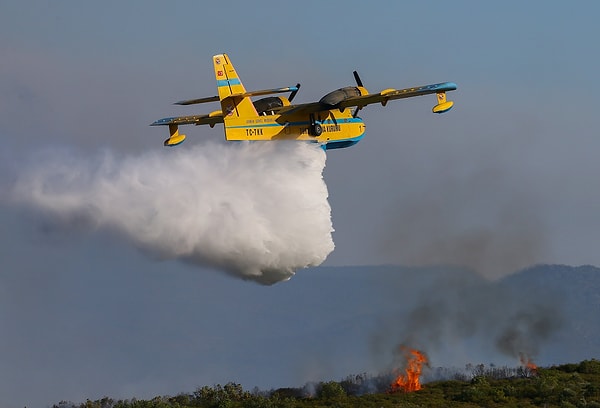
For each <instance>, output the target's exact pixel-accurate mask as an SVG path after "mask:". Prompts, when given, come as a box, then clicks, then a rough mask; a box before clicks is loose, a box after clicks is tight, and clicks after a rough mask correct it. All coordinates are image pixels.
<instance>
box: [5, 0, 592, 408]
mask: <svg viewBox="0 0 600 408" xmlns="http://www.w3.org/2000/svg"><path fill="white" fill-rule="evenodd" d="M599 11H600V5H598V3H597V2H593V1H587V2H586V1H581V2H577V3H575V4H567V3H562V2H541V1H532V2H517V1H508V2H478V1H456V2H413V3H408V2H394V1H381V2H372V3H369V4H368V5H366V4H365V3H359V2H356V4H353V2H341V1H331V2H319V1H304V2H301V3H299V2H266V1H265V2H252V3H251V2H233V3H231V2H230V3H227V6H225V5H223V4H219V3H218V2H211V3H207V2H203V3H200V2H192V1H187V2H184V1H180V2H175V3H173V2H170V3H167V2H157V1H143V2H142V1H131V2H117V1H109V2H101V3H85V2H83V3H82V2H76V1H59V2H42V1H39V2H26V3H24V2H18V1H4V2H2V4H0V55H1V58H0V125H1V127H0V137H1V138H2V146H3V147H2V150H0V160H1V161H2V168H3V172H2V176H0V186H1V187H2V189H3V190H4V191H7V188H8V187H7V186H10V183H11V182H12V180H13V179H14V177H15V174H14V168H15V165H23V166H26V165H27V163H31V162H32V160H35V155H36V154H37V153H38V152H39V151H42V150H44V149H48V148H53V147H57V146H58V147H61V148H67V149H73V151H74V152H77V154H80V155H82V156H83V157H94V156H95V155H97V154H98V152H99V151H103V150H106V149H108V150H110V151H112V152H115V153H116V154H118V155H121V156H122V157H128V156H136V155H139V154H142V153H144V152H148V151H153V150H155V149H162V141H163V139H164V137H165V135H164V134H163V133H164V132H161V131H160V130H161V129H156V128H149V127H148V126H147V125H148V124H149V123H151V122H152V121H154V120H155V119H158V118H161V117H165V116H170V115H173V114H179V113H184V114H185V113H188V112H189V113H191V112H197V109H198V107H191V108H183V107H175V106H173V105H171V103H172V102H173V101H177V100H181V99H188V98H196V97H203V96H211V95H214V93H215V89H214V79H213V74H212V67H211V57H212V55H214V54H216V53H220V52H227V53H228V54H229V56H230V57H231V58H232V60H233V62H234V63H235V65H236V68H237V70H238V73H239V74H240V76H241V78H242V80H243V81H244V84H245V85H246V87H247V88H251V89H263V88H268V87H278V86H287V85H293V84H295V83H296V82H300V83H302V89H301V91H300V94H299V95H298V97H297V101H299V102H308V101H313V100H318V99H319V98H320V97H321V96H323V95H324V94H325V93H327V92H329V91H330V90H333V89H336V88H339V87H342V86H346V85H351V84H352V82H353V78H352V71H353V70H355V69H357V70H358V71H359V72H360V74H361V77H362V79H363V82H364V84H365V86H366V87H367V88H368V89H369V90H371V91H373V92H376V91H379V90H381V89H384V88H389V87H396V88H401V87H408V86H413V85H421V84H426V83H434V82H443V81H453V82H456V83H457V84H458V87H459V88H458V91H456V92H454V93H452V94H451V96H452V99H453V100H454V101H455V103H456V105H455V108H454V109H453V110H452V111H451V112H449V113H448V114H446V115H441V116H437V115H436V116H434V115H432V114H431V113H430V109H431V106H432V103H433V101H432V100H431V98H417V99H414V100H406V101H398V102H396V103H393V104H392V103H390V104H389V105H388V106H387V107H385V108H381V107H378V106H371V107H368V108H366V109H365V110H363V111H362V112H361V117H362V118H363V119H364V120H365V122H366V124H367V135H366V137H365V138H364V140H363V141H361V142H360V143H359V144H358V145H357V146H355V147H353V148H351V149H346V150H340V151H333V152H331V153H328V157H327V167H326V168H325V172H324V178H325V181H326V183H327V187H328V189H329V202H330V204H331V208H332V217H333V226H334V228H335V233H334V234H333V238H334V241H335V244H336V249H335V250H334V252H333V253H331V254H330V256H329V257H328V259H327V260H326V261H325V265H329V266H333V265H371V264H401V265H428V264H458V265H466V266H468V267H471V268H473V269H475V270H477V271H478V272H480V273H481V274H482V275H483V276H486V277H489V278H496V277H500V276H504V275H506V274H509V273H512V272H514V271H516V270H518V269H520V268H523V267H526V266H529V265H531V264H534V263H564V264H572V265H579V264H595V265H598V264H600V253H599V252H598V251H597V243H598V242H600V218H599V217H598V216H597V213H598V210H597V208H598V205H597V203H598V202H600V188H598V187H600V186H599V182H598V177H597V174H599V173H600V161H598V160H597V157H598V155H597V151H598V149H599V148H600V141H599V140H598V137H597V135H598V132H597V130H596V125H597V114H596V112H595V111H594V107H595V105H596V95H598V94H600V85H599V83H598V82H597V73H598V72H599V69H600V60H599V59H600V56H599V54H598V53H597V37H598V36H597V33H596V25H597V24H596V20H595V19H596V18H597V15H598V12H599ZM201 108H204V107H200V109H201ZM222 138H223V134H222V129H219V128H218V127H215V129H209V128H200V127H199V128H193V129H191V130H190V131H188V141H186V143H185V144H184V145H182V146H181V148H182V149H186V148H188V145H194V144H198V143H202V141H203V140H204V139H216V140H222ZM5 198H6V197H5V194H3V196H2V200H1V201H0V219H2V225H3V228H2V233H0V241H1V243H2V245H0V247H1V249H0V259H1V264H2V274H1V276H0V279H1V281H0V285H1V287H0V290H2V291H3V292H5V294H11V296H9V297H3V300H2V301H0V302H2V305H3V306H2V310H3V311H2V312H0V319H1V320H0V321H3V322H4V323H3V325H4V327H10V330H9V331H8V332H9V333H10V334H8V335H6V336H5V337H4V339H3V340H2V341H0V347H1V348H2V350H3V351H2V354H3V357H2V363H1V364H0V366H1V367H2V369H1V372H0V384H4V385H2V386H0V387H6V388H0V391H1V392H0V394H1V395H2V397H1V398H4V400H0V403H2V405H3V406H19V405H20V406H22V405H23V404H24V403H26V404H28V406H30V405H31V406H36V405H37V406H43V404H45V403H47V404H51V403H53V402H56V401H57V400H59V399H62V398H66V399H74V400H78V399H82V398H85V397H88V396H89V397H95V396H101V394H110V395H116V396H121V397H129V396H133V394H135V393H140V394H145V395H148V393H150V394H151V395H153V394H154V393H176V392H179V391H184V390H189V389H190V388H193V387H194V386H195V385H201V384H211V383H214V382H223V381H228V380H238V381H242V382H244V384H245V385H249V386H252V385H259V386H261V387H268V386H270V384H273V386H278V385H282V382H283V383H285V382H286V381H287V382H288V383H289V382H293V384H289V385H298V384H300V383H302V381H305V380H307V379H310V378H314V377H323V376H332V375H338V373H340V372H342V373H343V374H350V373H351V372H352V371H354V372H359V371H361V370H365V369H376V368H378V367H377V364H376V363H374V362H369V363H365V360H364V359H357V360H355V361H354V363H355V364H354V365H352V364H351V363H348V366H344V367H337V368H336V370H333V369H329V368H328V367H323V366H319V364H318V361H319V360H323V359H322V358H320V355H321V354H322V355H328V353H332V351H331V350H329V349H327V348H326V347H323V348H319V351H318V352H316V353H315V355H316V356H317V357H315V358H314V360H315V362H314V365H312V366H311V365H310V364H307V366H303V367H297V366H296V364H299V363H298V360H299V359H294V358H290V360H289V361H288V362H287V363H285V362H286V359H285V357H283V355H284V354H285V353H284V351H283V350H284V348H279V349H277V350H279V351H277V352H276V353H275V354H277V353H282V355H281V356H279V360H278V361H281V362H282V363H281V366H277V364H276V363H275V362H274V361H275V360H271V359H267V360H268V361H267V362H266V363H265V364H264V365H263V366H262V367H261V369H260V370H257V369H256V366H257V364H256V362H255V361H254V362H253V361H246V362H245V363H240V360H243V358H239V356H241V355H245V356H247V355H248V354H250V353H252V354H254V355H255V356H263V355H268V354H269V350H271V349H272V348H273V347H275V346H274V345H273V344H271V343H269V342H268V341H266V340H265V339H272V338H273V333H272V331H274V330H276V328H277V330H278V331H283V332H285V331H286V330H290V331H293V329H294V328H297V327H298V326H297V325H298V324H300V323H297V322H290V321H288V320H286V319H283V318H281V316H278V315H277V314H276V313H275V312H276V311H274V310H273V308H275V309H276V306H274V305H276V304H277V302H278V301H281V300H282V299H285V297H282V296H283V295H282V293H286V291H291V292H292V293H294V292H293V288H294V287H295V286H293V285H295V283H294V282H295V280H299V281H300V282H302V285H301V284H300V283H298V285H299V286H298V287H297V289H296V290H297V292H295V293H296V296H298V297H299V299H303V298H304V297H303V295H304V296H305V297H310V296H320V295H315V294H312V292H310V291H309V288H310V287H311V283H305V280H302V278H301V277H300V275H301V274H302V271H300V272H299V273H298V276H296V277H294V278H292V280H291V281H290V282H287V283H284V284H281V285H276V286H274V287H269V288H263V287H258V286H256V285H253V284H250V283H246V282H240V281H236V280H233V279H231V278H228V277H224V276H221V275H219V274H217V273H215V272H214V271H210V270H201V269H198V268H192V267H190V266H188V265H185V264H182V263H179V262H176V261H167V262H156V261H154V260H152V259H149V258H148V257H146V256H145V255H144V254H143V253H141V252H140V251H138V250H137V249H135V248H133V247H130V246H128V245H126V244H124V243H122V242H120V241H119V240H118V239H116V238H115V237H113V236H111V235H110V233H105V232H102V231H100V232H97V233H93V234H88V233H80V234H76V236H70V235H69V234H68V233H64V234H61V233H56V232H55V233H54V234H53V235H52V234H51V235H50V238H48V236H47V235H45V233H44V232H40V230H43V228H40V225H43V224H44V222H43V220H39V219H36V218H34V217H33V218H32V216H31V214H29V213H27V212H23V211H21V210H20V209H17V208H14V206H11V205H10V204H9V203H7V200H5ZM310 276H311V277H315V276H317V278H316V279H317V280H316V281H315V282H314V283H312V285H314V286H316V287H318V284H319V283H318V275H315V274H312V273H311V274H310ZM167 277H168V278H167ZM346 284H347V285H349V289H348V290H350V291H353V290H356V289H357V287H359V286H357V285H360V283H356V282H347V283H346ZM285 285H288V286H285ZM280 286H281V288H280ZM303 290H306V291H307V292H302V291H303ZM102 291H104V292H102ZM52 293H53V294H55V296H56V297H58V300H57V298H55V297H54V296H53V295H52ZM180 294H182V295H181V296H182V298H180V297H179V295H180ZM196 295H197V296H198V298H195V297H194V296H196ZM323 296H325V297H327V296H329V297H331V296H332V295H331V294H323ZM165 299H166V300H165ZM199 299H202V300H199ZM319 299H320V298H319ZM158 302H165V303H164V304H163V305H162V306H159V303H158ZM262 302H265V303H262ZM140 304H141V305H145V306H148V307H149V308H148V309H143V310H142V309H139V308H138V306H136V305H140ZM117 305H118V306H117ZM149 305H150V306H149ZM152 305H153V306H152ZM297 306H298V308H300V309H298V310H296V309H294V307H293V305H292V306H289V307H290V308H291V309H290V310H291V312H292V313H294V315H302V314H304V313H305V314H306V315H308V316H313V315H314V316H317V317H315V320H314V322H313V323H314V324H315V325H316V327H315V328H313V329H314V332H313V333H320V331H319V330H325V329H323V328H322V327H321V326H320V325H323V326H327V325H328V324H329V323H330V320H329V319H330V318H332V317H331V316H332V315H328V308H327V304H326V303H324V304H323V305H322V308H321V309H320V312H319V313H318V314H317V313H316V310H315V309H314V307H311V304H310V303H304V302H301V301H298V304H297ZM236 307H241V308H247V309H248V310H256V315H257V316H260V318H259V317H257V318H256V319H257V320H256V321H255V322H254V323H256V324H255V325H253V324H252V321H250V322H235V323H234V329H231V328H229V329H224V327H223V326H224V323H223V321H224V320H225V321H226V320H227V319H228V318H231V316H234V315H235V310H236ZM53 308H55V309H53ZM198 308H208V309H210V310H211V311H214V313H213V314H211V313H206V312H199V314H198V316H202V317H201V318H200V317H198V316H196V317H192V313H191V312H190V310H192V309H198ZM182 310H184V311H183V312H182ZM124 311H125V312H124ZM142 315H143V316H144V317H143V318H142V317H140V322H141V323H140V325H139V326H137V327H136V326H135V324H134V323H135V321H136V316H142ZM173 316H175V317H173ZM177 316H185V317H187V318H188V319H192V320H193V321H194V322H196V323H198V324H200V323H201V324H205V325H206V326H207V330H206V331H207V332H210V333H211V334H210V335H208V334H205V336H206V337H202V336H201V335H200V334H199V333H200V332H199V331H196V330H193V329H187V328H186V329H185V330H184V331H183V334H182V335H181V336H178V338H179V340H177V341H180V343H173V342H175V340H167V337H166V336H164V335H159V334H156V333H151V332H149V331H151V328H152V327H156V328H157V331H158V332H159V333H164V332H166V331H169V330H173V331H176V329H178V328H179V327H180V326H177V324H181V325H183V326H185V324H184V322H181V321H179V320H177V319H182V317H177ZM249 316H254V315H253V314H250V315H249ZM248 318H250V317H248ZM171 319H175V320H174V321H172V320H171ZM194 319H198V320H194ZM278 319H281V320H278ZM188 321H189V320H188ZM92 322H93V323H92ZM273 322H278V324H274V323H273ZM244 324H247V325H248V326H249V327H244ZM261 324H263V326H261ZM235 328H239V331H243V332H244V333H245V336H243V337H244V338H245V337H248V338H250V339H252V340H251V341H249V342H248V343H247V344H248V345H247V346H246V347H244V345H243V344H246V343H243V342H242V344H241V345H238V346H239V347H240V350H239V355H238V354H236V352H233V351H232V350H231V349H230V347H233V346H234V345H235V342H234V341H233V340H227V341H222V339H221V340H220V337H219V336H222V337H226V336H230V337H229V339H230V338H231V337H235V336H237V334H238V333H239V332H238V331H236V330H235ZM82 331H89V332H90V333H91V334H90V335H89V336H88V337H86V336H83V337H78V336H79V334H78V333H81V332H82ZM206 331H202V333H206ZM100 332H102V333H111V334H112V335H111V336H107V338H106V339H105V340H106V341H105V342H104V343H102V344H100V345H97V348H94V346H93V345H89V344H91V343H87V341H89V342H92V343H93V341H94V339H96V338H98V333H100ZM219 333H222V334H219ZM307 335H308V334H307ZM46 336H47V338H48V341H47V342H45V341H44V340H43V338H44V337H46ZM145 338H150V339H152V340H149V341H148V343H147V346H146V348H144V347H142V348H139V347H138V346H139V343H138V342H139V341H141V339H145ZM69 339H71V340H69ZM73 339H76V340H73ZM195 339H202V342H203V343H202V344H204V345H199V343H201V342H196V340H195ZM277 339H278V340H279V342H277V344H282V343H285V341H286V339H285V336H282V337H281V338H277ZM70 342H72V343H70ZM45 344H48V345H49V347H50V349H52V350H54V352H53V353H50V354H47V353H44V352H43V351H42V349H43V348H44V345H45ZM219 344H221V345H223V346H219ZM312 346H313V347H312V348H311V347H309V346H307V350H309V349H310V350H314V347H316V346H315V345H312ZM363 346H364V345H361V344H353V345H348V347H349V348H353V347H355V348H361V347H363ZM53 347H54V348H53ZM211 347H213V349H211ZM219 347H221V348H219ZM365 347H366V346H365ZM317 348H318V347H317ZM165 349H170V350H173V349H177V350H178V351H177V352H176V353H175V352H169V353H166V354H164V355H161V352H160V350H165ZM32 350H37V351H35V352H31V351H32ZM94 350H96V351H94ZM127 350H130V351H131V354H128V352H127ZM214 350H219V351H218V352H217V353H215V352H214ZM302 351H303V350H299V351H297V353H298V354H301V352H302ZM304 351H306V350H304ZM173 353H174V354H173ZM215 354H217V355H218V356H219V357H215ZM89 355H92V356H95V357H89ZM186 355H194V356H195V357H194V358H195V359H192V360H185V358H184V357H185V356H186ZM84 356H87V357H85V358H87V360H86V359H85V358H84ZM128 356H129V357H130V358H131V363H130V364H125V363H124V361H127V358H129V357H128ZM440 359H442V357H441V356H440ZM250 360H251V359H250ZM442 360H443V359H442ZM151 361H154V363H155V364H154V365H153V364H151ZM183 361H188V362H189V364H190V366H189V367H188V366H185V365H183V366H182V364H183V363H182V362H183ZM199 361H203V362H206V364H207V366H208V367H210V368H209V369H202V370H200V369H198V365H197V364H198V362H199ZM244 364H245V365H244ZM365 365H369V367H365V368H363V367H364V366H365ZM283 366H285V367H287V368H288V369H290V370H292V371H294V372H296V373H297V375H294V376H287V377H286V376H284V375H283V374H282V370H283V368H282V367H283ZM244 367H245V368H244ZM19 370H23V371H22V372H20V373H19V374H18V375H15V372H19ZM169 370H174V371H178V372H179V374H178V375H176V376H171V378H172V380H168V381H167V380H165V379H164V376H163V375H162V373H163V372H164V371H169ZM90 371H93V373H94V374H93V375H92V377H91V378H90V381H89V382H87V381H86V384H87V385H86V386H82V384H81V382H80V378H81V376H84V375H91V374H90ZM115 371H119V372H120V373H121V374H120V376H116V377H115ZM238 371H240V372H241V373H242V374H240V375H239V376H237V374H235V373H236V372H238ZM56 374H58V375H56ZM50 378H52V380H50ZM317 379H319V378H317ZM253 381H255V382H253ZM31 389H36V390H39V392H37V393H36V392H34V393H31ZM25 392H27V393H28V394H29V395H31V397H30V398H31V399H30V400H27V401H23V400H22V399H20V398H21V396H22V395H23V394H24V393H25Z"/></svg>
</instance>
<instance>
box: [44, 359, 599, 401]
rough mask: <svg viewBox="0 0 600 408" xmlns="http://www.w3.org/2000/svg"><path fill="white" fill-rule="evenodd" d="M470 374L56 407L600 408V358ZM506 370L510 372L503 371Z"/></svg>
mask: <svg viewBox="0 0 600 408" xmlns="http://www.w3.org/2000/svg"><path fill="white" fill-rule="evenodd" d="M479 368H480V369H481V371H480V372H476V371H474V372H473V374H477V375H472V376H471V378H461V376H463V374H458V375H457V378H455V379H448V380H444V381H436V382H431V383H428V384H425V386H424V387H423V388H422V389H421V390H419V391H415V392H394V393H391V392H389V391H388V392H379V393H372V394H360V393H359V390H360V386H358V387H357V385H360V382H361V381H363V380H364V378H363V377H361V376H352V377H349V378H348V379H346V380H344V381H341V382H333V381H331V382H322V383H318V384H315V385H314V387H313V388H312V391H313V392H312V393H307V392H308V391H309V388H310V387H303V388H286V389H278V390H271V391H268V392H265V391H260V390H253V391H252V392H249V391H246V390H244V389H243V388H242V387H241V386H240V385H239V384H235V383H228V384H225V385H224V386H221V385H215V386H213V387H208V386H205V387H201V388H198V389H197V390H196V391H195V392H193V393H190V394H179V395H177V396H158V397H155V398H153V399H150V400H136V399H131V400H119V401H115V400H113V399H111V398H108V397H106V398H103V399H100V400H97V401H90V400H88V401H86V402H83V403H79V404H75V403H71V402H61V403H59V404H56V405H54V406H53V408H168V407H173V408H184V407H197V408H224V407H229V408H237V407H239V408H245V407H248V408H276V407H281V408H293V407H297V408H303V407H307V408H308V407H367V408H368V407H373V408H379V407H410V408H417V407H464V408H467V407H481V406H485V407H542V406H543V407H563V408H564V407H594V408H600V361H598V360H594V359H593V360H585V361H582V362H580V363H578V364H564V365H560V366H555V367H549V368H538V369H535V370H528V369H523V368H521V369H516V370H511V369H509V370H505V369H484V368H483V367H482V366H481V367H479ZM501 373H504V374H506V373H508V374H510V375H508V376H503V375H500V374H501Z"/></svg>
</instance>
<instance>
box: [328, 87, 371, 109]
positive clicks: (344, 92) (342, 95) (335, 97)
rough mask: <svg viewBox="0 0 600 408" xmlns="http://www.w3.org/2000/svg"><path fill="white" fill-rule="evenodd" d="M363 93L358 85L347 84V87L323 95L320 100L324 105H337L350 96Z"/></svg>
mask: <svg viewBox="0 0 600 408" xmlns="http://www.w3.org/2000/svg"><path fill="white" fill-rule="evenodd" d="M361 95H363V93H362V92H361V90H360V88H358V87H356V86H347V87H345V88H340V89H336V90H335V91H333V92H329V93H328V94H327V95H325V96H324V97H322V98H321V100H320V101H319V102H320V103H322V104H323V105H329V106H335V105H337V104H338V103H340V102H341V101H344V100H346V99H348V98H352V97H354V96H361Z"/></svg>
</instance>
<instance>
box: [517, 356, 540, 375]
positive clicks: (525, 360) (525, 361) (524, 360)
mask: <svg viewBox="0 0 600 408" xmlns="http://www.w3.org/2000/svg"><path fill="white" fill-rule="evenodd" d="M519 360H521V365H522V366H523V367H525V369H527V370H528V371H529V372H530V373H531V374H533V375H535V374H537V369H538V367H537V366H536V365H535V364H534V363H533V361H531V358H529V357H528V356H527V355H526V354H525V353H519Z"/></svg>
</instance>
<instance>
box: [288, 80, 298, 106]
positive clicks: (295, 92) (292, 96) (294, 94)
mask: <svg viewBox="0 0 600 408" xmlns="http://www.w3.org/2000/svg"><path fill="white" fill-rule="evenodd" d="M299 90H300V84H296V90H295V91H292V93H291V94H290V97H289V98H288V101H290V102H291V101H292V100H293V99H294V98H295V97H296V94H297V93H298V91H299Z"/></svg>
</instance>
